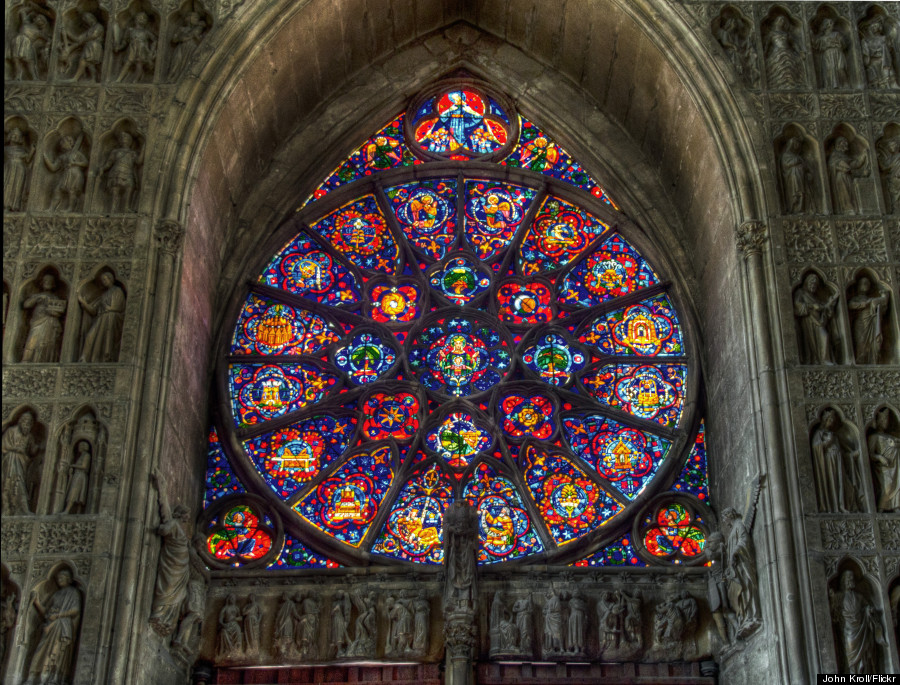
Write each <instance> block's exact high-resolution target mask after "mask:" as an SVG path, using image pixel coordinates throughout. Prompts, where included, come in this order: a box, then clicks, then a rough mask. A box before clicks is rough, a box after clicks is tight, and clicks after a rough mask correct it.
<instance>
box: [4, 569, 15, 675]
mask: <svg viewBox="0 0 900 685" xmlns="http://www.w3.org/2000/svg"><path fill="white" fill-rule="evenodd" d="M18 612H19V593H18V591H17V590H16V588H15V587H13V586H12V583H10V584H9V587H7V583H6V580H5V579H4V581H3V598H2V599H0V673H4V672H5V671H6V657H7V655H8V654H9V642H10V640H11V639H12V635H13V629H14V628H15V627H16V618H17V615H18Z"/></svg>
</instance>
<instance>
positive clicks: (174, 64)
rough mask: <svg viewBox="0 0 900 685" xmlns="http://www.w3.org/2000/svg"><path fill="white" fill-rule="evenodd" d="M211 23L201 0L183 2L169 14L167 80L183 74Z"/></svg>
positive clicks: (209, 15)
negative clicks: (198, 0)
mask: <svg viewBox="0 0 900 685" xmlns="http://www.w3.org/2000/svg"><path fill="white" fill-rule="evenodd" d="M212 25H213V18H212V15H211V14H210V13H209V12H208V11H207V10H206V8H205V7H204V6H203V3H201V2H193V1H191V0H188V1H187V2H183V3H182V4H181V6H180V7H179V8H178V9H177V10H176V11H175V12H173V13H172V14H170V15H169V27H170V28H169V51H168V52H169V59H168V63H167V65H166V70H165V73H166V79H167V80H168V81H177V80H178V78H179V77H180V76H181V75H182V74H184V72H185V69H186V68H187V66H188V64H189V63H190V62H191V59H192V58H193V57H194V54H195V53H196V52H197V47H198V46H199V45H200V43H201V42H202V41H203V39H204V37H205V36H206V34H207V33H209V31H210V29H212Z"/></svg>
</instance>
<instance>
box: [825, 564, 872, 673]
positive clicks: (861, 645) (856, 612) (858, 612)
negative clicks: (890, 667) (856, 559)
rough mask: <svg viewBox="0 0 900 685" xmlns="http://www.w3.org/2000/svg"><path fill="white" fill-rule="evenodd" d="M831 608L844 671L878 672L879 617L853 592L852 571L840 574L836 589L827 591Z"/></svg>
mask: <svg viewBox="0 0 900 685" xmlns="http://www.w3.org/2000/svg"><path fill="white" fill-rule="evenodd" d="M831 611H832V619H833V620H834V622H835V624H837V627H838V631H839V634H840V644H841V651H842V652H843V657H844V667H845V668H846V669H847V672H849V673H854V674H865V673H879V672H880V671H881V663H880V659H879V658H878V645H881V646H884V645H885V640H884V631H883V628H882V626H881V619H880V617H879V612H878V611H876V609H875V607H873V606H872V603H871V602H870V601H869V600H868V599H866V597H864V596H863V595H862V594H860V593H859V592H857V590H856V579H855V578H854V577H853V571H849V570H848V571H844V572H843V573H842V574H841V589H840V591H838V592H832V593H831Z"/></svg>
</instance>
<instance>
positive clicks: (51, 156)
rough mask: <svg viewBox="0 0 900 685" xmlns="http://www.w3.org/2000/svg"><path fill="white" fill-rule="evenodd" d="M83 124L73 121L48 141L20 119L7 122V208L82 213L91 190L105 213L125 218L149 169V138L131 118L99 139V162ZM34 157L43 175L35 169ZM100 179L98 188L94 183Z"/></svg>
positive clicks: (119, 123) (60, 125) (4, 201)
mask: <svg viewBox="0 0 900 685" xmlns="http://www.w3.org/2000/svg"><path fill="white" fill-rule="evenodd" d="M91 150H92V145H91V140H90V136H89V135H88V134H87V132H86V131H85V130H84V127H83V125H82V123H81V122H80V121H79V120H78V119H76V118H74V117H68V118H66V119H64V120H63V121H61V122H60V124H59V126H57V127H56V129H54V130H53V131H51V132H50V133H48V134H47V135H46V136H44V140H43V143H42V144H41V145H40V150H39V149H38V133H37V132H36V131H35V130H34V129H33V128H31V126H30V125H29V123H28V121H27V120H26V119H25V118H24V117H21V116H13V117H10V118H8V119H7V120H6V124H5V138H4V147H3V209H4V210H5V211H10V212H21V211H24V210H25V209H26V208H28V207H29V206H30V207H32V208H33V209H39V210H52V211H58V212H79V211H81V210H82V209H83V206H84V200H85V196H86V195H87V194H88V193H89V192H90V191H91V190H92V189H95V190H94V194H95V195H96V200H95V203H96V204H97V205H98V207H100V208H102V210H103V211H107V212H110V213H113V214H124V213H128V212H132V211H134V209H135V202H136V200H137V195H138V191H139V190H140V187H141V171H142V169H143V164H144V135H143V134H142V133H141V132H140V131H139V130H138V127H137V125H136V124H135V123H134V122H133V121H132V120H131V119H122V120H120V121H118V122H117V123H116V124H115V125H114V126H113V127H112V128H111V129H109V131H107V132H106V133H104V134H103V135H102V136H100V142H99V148H98V150H97V158H96V159H94V160H92V159H91ZM35 157H38V158H39V159H40V160H41V161H42V162H43V165H42V166H43V170H42V172H41V173H37V172H36V171H35V170H34V166H35V165H34V161H35ZM91 179H96V183H95V182H94V181H93V180H91Z"/></svg>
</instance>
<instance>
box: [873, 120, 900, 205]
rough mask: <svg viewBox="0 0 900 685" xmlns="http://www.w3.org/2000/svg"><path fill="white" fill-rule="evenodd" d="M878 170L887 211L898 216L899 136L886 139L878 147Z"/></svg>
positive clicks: (899, 199)
mask: <svg viewBox="0 0 900 685" xmlns="http://www.w3.org/2000/svg"><path fill="white" fill-rule="evenodd" d="M878 168H879V169H880V170H881V177H882V178H883V179H884V188H885V192H884V194H885V200H886V201H887V205H888V211H889V212H893V213H894V214H900V135H895V136H894V137H893V138H888V139H887V140H886V141H885V142H884V143H883V144H882V145H880V146H879V147H878Z"/></svg>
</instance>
